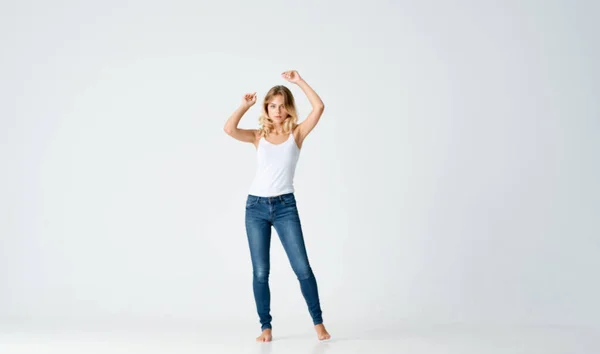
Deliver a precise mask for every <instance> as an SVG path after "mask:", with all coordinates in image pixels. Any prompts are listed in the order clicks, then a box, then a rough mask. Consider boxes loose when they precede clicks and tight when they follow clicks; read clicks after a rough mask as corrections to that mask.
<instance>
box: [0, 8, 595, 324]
mask: <svg viewBox="0 0 600 354" xmlns="http://www.w3.org/2000/svg"><path fill="white" fill-rule="evenodd" d="M599 10H600V6H599V5H598V3H597V2H593V1H566V0H564V1H553V2H546V1H502V2H500V1H467V0H461V1H452V2H448V1H419V2H414V1H368V2H367V1H364V2H356V1H350V2H347V1H344V2H342V1H333V2H331V1H330V2H320V1H319V2H317V1H303V2H302V3H294V4H292V3H288V2H278V1H268V2H265V1H240V2H231V1H226V2H225V1H223V2H214V1H211V2H198V1H170V2H166V1H165V2H158V1H150V2H148V1H143V2H142V1H129V2H126V3H124V2H121V1H103V2H99V1H98V2H95V3H91V2H78V1H54V2H52V3H48V2H44V1H33V2H17V1H4V2H2V4H1V5H0V19H1V21H0V30H1V31H0V45H1V49H2V55H1V56H0V77H1V80H0V94H1V104H0V144H1V145H0V146H1V149H0V162H1V166H2V167H1V168H2V170H1V173H0V182H1V184H0V186H1V187H0V216H1V217H0V322H2V323H3V324H4V325H6V326H14V325H21V324H59V323H69V324H80V323H81V324H83V323H87V324H90V323H100V322H102V323H104V322H108V323H120V324H122V323H153V322H156V323H173V324H176V323H196V324H207V325H215V324H230V325H233V324H235V325H239V326H243V327H244V328H247V327H251V328H252V329H255V328H256V329H258V318H257V315H256V314H255V308H254V300H253V297H252V270H251V263H250V255H249V251H248V246H247V240H246V235H245V228H244V202H245V198H246V194H247V190H248V188H249V186H250V182H251V180H252V178H253V176H254V168H255V160H254V158H255V155H254V154H255V151H254V148H253V146H252V145H251V144H245V143H241V142H238V141H236V140H234V139H232V138H231V137H229V136H227V135H226V134H225V133H224V132H223V125H224V123H225V120H226V119H227V118H228V117H229V115H230V114H231V113H232V112H233V111H234V110H235V108H236V107H237V106H238V105H239V103H240V101H241V98H242V95H243V94H244V93H246V92H254V91H256V92H257V93H258V96H259V103H258V104H257V105H255V106H254V107H253V108H252V109H251V110H250V111H249V112H248V113H247V114H246V116H245V117H244V118H243V119H242V121H241V124H240V126H241V127H243V128H255V127H257V122H258V121H257V118H258V114H259V106H260V102H262V99H263V97H264V94H265V93H266V92H267V91H268V89H269V88H270V87H271V86H273V85H277V84H285V85H287V86H288V87H290V88H291V90H292V92H293V93H294V95H295V97H296V100H297V104H298V110H299V113H300V117H301V119H304V118H305V117H306V115H307V114H308V113H309V112H310V104H309V102H308V100H307V98H306V97H305V96H304V94H303V93H302V91H301V90H300V88H299V87H297V86H294V85H293V84H291V83H287V82H286V81H284V80H282V79H281V77H280V73H281V72H283V71H285V70H291V69H295V70H298V71H299V73H300V75H301V76H302V77H303V78H304V79H305V80H306V81H307V82H308V83H309V84H310V85H311V86H312V87H313V88H314V89H315V90H316V91H317V93H318V94H319V95H320V96H321V98H322V99H323V101H324V102H325V105H326V110H325V113H324V114H323V116H322V119H321V122H320V123H319V125H318V126H317V128H316V129H315V130H314V131H313V133H312V134H311V135H310V136H309V137H308V138H307V140H306V141H305V144H304V147H303V149H302V152H301V157H300V162H299V164H298V169H297V175H296V179H295V185H296V197H297V200H298V207H299V210H300V216H301V220H302V222H303V227H304V233H305V239H306V243H307V247H308V253H309V258H310V260H311V264H312V267H313V270H314V272H315V274H316V277H317V280H318V284H319V289H320V293H321V301H322V306H323V310H324V318H325V321H326V323H329V324H330V326H334V325H341V324H350V325H355V326H357V327H360V328H365V327H364V326H365V325H368V326H380V325H382V324H394V323H399V322H402V323H411V322H414V323H446V322H460V323H471V324H473V323H475V324H477V323H516V324H537V323H545V324H566V325H569V324H570V325H598V324H599V320H598V318H600V306H599V305H598V301H597V300H598V299H599V298H600V286H599V284H598V269H599V267H600V257H599V256H600V242H599V240H598V235H600V223H599V218H598V215H599V214H600V187H599V183H598V180H599V179H600V168H599V163H598V152H599V149H600V143H599V140H598V139H599V128H600V119H599V117H600V107H599V100H598V96H599V94H600V90H599V88H600V84H599V82H600V71H599V69H598V65H597V64H598V62H600V53H599V46H598V44H597V43H598V41H597V33H598V32H599V31H600V26H599V25H598V24H597V22H595V21H596V20H597V15H598V11H599ZM273 237H274V240H273V243H272V251H271V257H272V270H271V290H272V307H273V316H274V322H273V323H274V326H275V325H281V324H283V323H289V324H292V323H294V324H297V323H300V324H302V325H306V326H310V323H311V322H310V317H309V315H308V311H307V310H306V306H305V304H304V299H303V298H302V295H301V292H300V288H299V285H298V282H297V280H296V278H295V275H294V274H293V272H292V270H291V268H290V266H289V264H288V261H287V258H286V256H285V253H284V251H283V248H282V246H281V243H280V242H279V240H278V239H277V234H276V233H275V231H273Z"/></svg>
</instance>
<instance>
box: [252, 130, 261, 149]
mask: <svg viewBox="0 0 600 354" xmlns="http://www.w3.org/2000/svg"><path fill="white" fill-rule="evenodd" d="M252 132H253V133H254V141H253V142H252V144H253V145H254V147H255V148H257V149H258V143H259V141H260V138H261V136H260V130H258V129H252Z"/></svg>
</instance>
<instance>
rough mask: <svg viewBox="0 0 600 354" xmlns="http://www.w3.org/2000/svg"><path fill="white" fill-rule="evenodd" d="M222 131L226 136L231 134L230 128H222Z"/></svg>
mask: <svg viewBox="0 0 600 354" xmlns="http://www.w3.org/2000/svg"><path fill="white" fill-rule="evenodd" d="M223 131H224V132H225V134H227V135H231V132H232V130H231V128H230V127H228V126H224V127H223Z"/></svg>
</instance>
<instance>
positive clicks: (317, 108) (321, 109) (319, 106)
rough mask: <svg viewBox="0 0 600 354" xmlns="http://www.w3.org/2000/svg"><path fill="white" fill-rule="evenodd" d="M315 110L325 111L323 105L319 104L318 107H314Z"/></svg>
mask: <svg viewBox="0 0 600 354" xmlns="http://www.w3.org/2000/svg"><path fill="white" fill-rule="evenodd" d="M315 110H317V111H319V112H323V111H324V110H325V105H324V104H323V103H321V104H320V105H318V106H316V107H315Z"/></svg>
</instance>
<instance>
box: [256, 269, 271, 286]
mask: <svg viewBox="0 0 600 354" xmlns="http://www.w3.org/2000/svg"><path fill="white" fill-rule="evenodd" d="M253 273H254V278H255V279H256V281H258V282H259V283H267V282H268V281H269V269H268V268H262V269H255V270H254V272H253Z"/></svg>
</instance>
